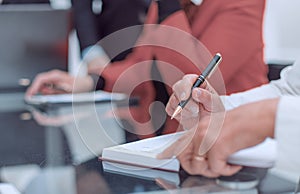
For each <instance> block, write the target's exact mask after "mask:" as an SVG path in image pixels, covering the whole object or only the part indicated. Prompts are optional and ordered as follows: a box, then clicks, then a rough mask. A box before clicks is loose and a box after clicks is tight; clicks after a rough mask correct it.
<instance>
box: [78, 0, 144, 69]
mask: <svg viewBox="0 0 300 194" xmlns="http://www.w3.org/2000/svg"><path fill="white" fill-rule="evenodd" d="M148 6H149V3H147V2H146V1H140V0H123V1H119V0H102V1H101V0H72V8H73V13H74V23H75V29H76V32H77V36H78V39H79V44H80V51H81V55H82V58H83V59H84V60H85V62H86V63H87V65H88V70H89V73H93V72H94V73H98V72H99V71H97V67H98V66H100V67H102V66H103V64H106V63H107V62H108V61H109V60H110V59H109V56H107V54H106V52H105V50H106V48H109V47H110V46H111V45H104V47H103V48H102V47H101V46H100V45H97V42H98V41H99V40H101V39H102V38H104V37H105V36H108V35H110V34H112V33H114V32H116V31H118V30H121V29H124V28H126V27H130V26H134V25H141V24H143V23H144V19H145V17H146V12H147V9H148ZM141 30H142V29H140V30H138V31H136V33H135V34H130V36H127V37H124V38H126V39H127V40H130V41H131V44H132V47H133V46H134V43H135V42H136V40H137V38H138V36H139V35H140V33H141ZM110 44H112V45H114V44H118V43H117V42H115V43H113V42H110ZM131 50H132V49H129V50H126V51H124V52H122V53H120V54H119V55H118V56H115V57H114V58H113V59H111V62H114V61H120V60H123V59H124V58H125V57H126V56H127V55H128V54H129V53H130V52H131Z"/></svg>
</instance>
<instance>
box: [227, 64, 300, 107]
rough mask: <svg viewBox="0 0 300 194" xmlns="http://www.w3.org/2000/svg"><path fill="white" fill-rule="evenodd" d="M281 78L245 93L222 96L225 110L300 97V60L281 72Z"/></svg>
mask: <svg viewBox="0 0 300 194" xmlns="http://www.w3.org/2000/svg"><path fill="white" fill-rule="evenodd" d="M280 75H281V78H280V79H279V80H276V81H272V82H270V83H269V84H266V85H263V86H261V87H257V88H254V89H252V90H248V91H246V92H241V93H236V94H232V95H230V96H222V97H221V99H222V101H223V103H224V106H225V108H226V110H230V109H232V108H235V107H238V106H240V105H243V104H247V103H250V102H255V101H259V100H264V99H270V98H276V97H280V96H283V95H300V60H298V61H297V62H296V63H295V64H294V65H293V66H290V67H287V68H285V69H284V70H282V72H281V74H280Z"/></svg>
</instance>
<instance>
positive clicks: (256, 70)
mask: <svg viewBox="0 0 300 194" xmlns="http://www.w3.org/2000/svg"><path fill="white" fill-rule="evenodd" d="M264 7H265V1H261V0H245V1H235V0H228V1H218V0H203V1H202V3H201V4H200V5H195V4H194V3H192V2H191V1H189V0H182V1H180V3H179V2H178V1H177V0H161V1H156V2H153V3H152V4H151V6H150V8H149V11H148V15H147V19H146V22H145V23H146V24H148V25H144V30H143V32H142V34H141V35H140V37H139V39H138V41H137V44H136V47H135V48H134V49H133V52H132V53H131V54H130V55H128V56H127V57H126V59H125V60H123V61H119V62H115V63H111V64H109V65H106V66H105V67H103V71H102V72H101V73H100V75H101V79H100V81H98V82H97V84H95V85H96V87H95V88H94V89H103V90H106V91H113V92H124V93H127V94H129V95H131V96H137V97H139V99H140V101H139V103H140V104H139V106H136V107H130V111H129V110H125V111H124V109H123V110H122V111H120V112H119V113H118V114H119V115H121V116H122V117H127V119H129V120H131V125H133V126H131V127H128V128H127V130H128V131H130V132H132V133H136V134H138V135H139V136H140V137H149V136H152V135H153V131H156V134H161V133H168V132H171V131H174V130H176V129H177V126H178V123H176V121H171V120H170V119H169V118H168V117H167V116H166V114H165V112H164V108H163V107H162V106H161V104H159V103H153V102H156V101H161V102H162V103H163V104H166V103H167V100H168V97H169V94H171V89H170V87H169V86H172V85H173V84H174V83H175V82H176V81H178V80H180V79H181V77H182V75H184V74H188V73H194V74H199V73H200V72H201V70H203V68H204V66H205V65H206V64H207V62H208V61H209V60H210V57H211V55H210V53H216V52H220V53H221V54H222V56H223V62H222V63H221V64H220V66H219V68H220V71H221V74H222V75H220V74H216V76H217V79H215V80H216V81H214V80H210V82H211V83H212V85H213V86H214V88H216V89H217V91H218V92H219V93H220V94H224V93H227V94H230V93H233V92H237V91H243V90H247V89H249V88H252V87H255V86H258V85H261V84H264V83H266V82H267V76H266V74H267V67H266V65H265V64H264V62H263V39H262V21H263V15H264ZM157 24H160V25H157ZM125 31H126V29H125ZM129 31H130V30H129ZM109 38H120V37H118V36H116V37H114V35H112V36H111V37H108V38H107V39H106V41H107V40H109ZM123 38H124V37H123ZM196 40H197V42H196ZM120 41H122V39H120ZM199 42H200V43H199ZM201 43H202V44H203V45H202V44H201ZM99 44H101V41H100V43H99ZM201 45H202V46H201ZM116 46H118V48H119V47H120V48H122V46H120V45H116ZM123 47H124V48H126V46H123ZM205 47H206V48H207V50H206V49H205ZM115 52H116V51H115V50H114V49H112V50H111V51H109V50H107V53H108V55H109V56H114V54H115ZM117 54H118V53H117ZM154 59H155V60H154ZM153 61H155V62H153ZM97 78H98V76H97ZM74 79H75V78H74V77H71V76H69V75H68V74H67V73H63V72H59V71H52V72H48V73H44V74H42V75H39V76H38V77H37V78H36V79H35V81H34V82H33V84H32V86H31V87H30V88H29V89H28V91H27V95H28V96H30V95H33V94H36V93H37V92H39V91H40V92H43V93H55V91H54V90H52V89H49V88H45V83H52V84H56V85H60V86H62V87H65V88H66V89H68V90H70V91H73V92H82V91H87V90H88V89H89V90H91V89H92V88H93V86H94V85H93V83H94V82H93V79H91V77H87V78H78V79H77V81H76V80H75V81H74ZM153 79H156V80H154V81H153ZM161 82H163V83H164V84H162V83H161ZM73 84H75V85H74V86H75V87H73ZM223 84H225V86H226V90H225V89H224V85H223ZM149 108H150V109H151V110H150V112H151V111H152V113H153V114H151V115H150V113H149ZM156 120H157V121H156Z"/></svg>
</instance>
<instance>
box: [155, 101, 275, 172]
mask: <svg viewBox="0 0 300 194" xmlns="http://www.w3.org/2000/svg"><path fill="white" fill-rule="evenodd" d="M278 101H279V99H269V100H264V101H260V102H255V103H250V104H246V105H243V106H240V107H238V108H236V109H233V110H231V111H228V112H227V113H226V116H225V120H224V124H223V125H222V129H221V132H220V134H219V135H218V139H217V141H216V142H215V143H214V144H213V146H212V147H211V149H210V150H209V152H208V153H207V154H206V157H205V158H200V157H199V154H198V150H199V146H200V145H199V144H200V143H199V142H201V141H202V140H203V139H205V137H204V136H205V132H204V131H205V129H208V128H209V126H210V122H211V119H212V118H214V119H216V120H218V119H222V116H221V117H220V113H214V114H211V115H210V116H207V117H204V118H203V119H201V120H200V123H199V125H198V128H197V129H195V131H194V132H193V133H192V132H190V131H188V132H189V133H187V134H186V135H184V136H183V137H182V138H180V139H179V140H177V141H176V142H175V143H173V144H172V145H171V146H170V147H169V148H167V149H166V150H165V151H163V152H162V153H161V154H160V155H159V156H158V157H159V158H170V157H172V156H173V155H177V157H178V159H179V160H180V163H181V165H182V167H183V168H184V169H185V170H186V171H187V172H188V173H190V174H201V175H204V176H207V177H218V176H221V175H224V176H229V175H232V174H234V173H236V172H238V171H239V170H240V169H241V166H236V165H230V164H228V163H227V159H228V157H229V156H230V155H231V154H233V153H235V152H236V151H238V150H241V149H244V148H248V147H251V146H254V145H257V144H258V143H261V142H262V141H264V139H265V138H266V137H273V135H274V123H275V114H276V109H277V104H278ZM262 107H263V109H262ZM211 123H214V122H211ZM189 140H190V141H189ZM187 142H188V144H186V143H187ZM184 146H185V149H184V150H183V151H182V152H181V153H178V149H179V147H184Z"/></svg>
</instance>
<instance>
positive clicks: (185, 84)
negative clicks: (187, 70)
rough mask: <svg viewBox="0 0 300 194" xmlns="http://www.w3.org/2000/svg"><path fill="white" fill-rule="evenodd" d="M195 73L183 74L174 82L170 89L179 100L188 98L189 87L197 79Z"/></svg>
mask: <svg viewBox="0 0 300 194" xmlns="http://www.w3.org/2000/svg"><path fill="white" fill-rule="evenodd" d="M197 77H198V76H197V75H195V74H188V75H185V76H184V77H183V78H182V80H180V81H178V82H176V83H175V84H174V85H173V87H172V89H173V92H174V94H175V96H176V97H177V99H178V100H179V101H181V100H186V99H188V98H189V96H190V93H191V88H192V86H193V83H194V82H195V80H196V79H197Z"/></svg>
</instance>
